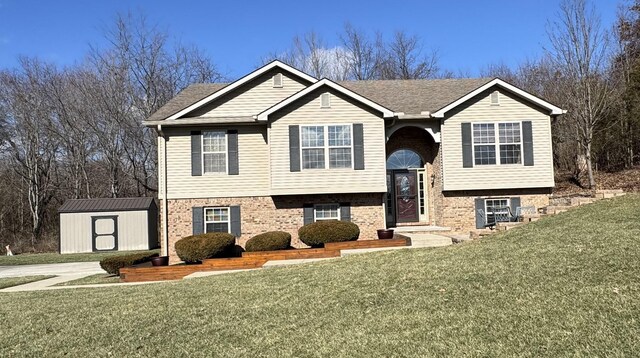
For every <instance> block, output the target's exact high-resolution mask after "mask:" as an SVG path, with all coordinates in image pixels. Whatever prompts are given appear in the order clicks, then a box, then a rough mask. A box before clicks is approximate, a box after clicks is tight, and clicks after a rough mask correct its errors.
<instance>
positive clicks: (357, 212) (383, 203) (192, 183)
mask: <svg viewBox="0 0 640 358" xmlns="http://www.w3.org/2000/svg"><path fill="white" fill-rule="evenodd" d="M562 113H563V110H562V109H560V108H558V107H556V106H554V105H552V104H551V103H549V102H546V101H545V100H543V99H541V98H538V97H536V96H533V95H531V94H530V93H527V92H525V91H523V90H521V89H519V88H517V87H515V86H513V85H511V84H509V83H506V82H504V81H502V80H500V79H441V80H380V81H353V82H333V81H330V80H328V79H316V78H314V77H312V76H309V75H307V74H305V73H303V72H301V71H299V70H297V69H295V68H292V67H290V66H288V65H286V64H284V63H281V62H279V61H274V62H271V63H269V64H267V65H265V66H263V67H261V68H259V69H257V70H255V71H254V72H252V73H250V74H248V75H246V76H244V77H242V78H240V79H239V80H237V81H235V82H233V83H230V84H195V85H192V86H189V87H188V88H186V89H185V90H184V91H182V92H181V93H180V94H178V95H177V96H176V97H175V98H173V99H172V100H171V101H169V102H168V103H167V104H166V105H165V106H164V107H162V108H161V109H160V110H158V111H157V112H156V113H155V114H153V115H152V116H151V117H150V118H148V119H147V120H146V121H145V122H144V124H145V125H146V126H149V127H152V128H154V129H155V130H156V131H157V133H158V170H159V175H158V178H159V188H160V190H159V199H160V203H161V213H162V215H161V221H162V230H161V246H162V247H163V252H164V253H168V254H170V255H171V256H172V258H173V259H175V252H174V251H173V250H174V243H175V241H177V240H178V239H180V238H182V237H185V236H188V235H192V234H194V233H202V232H210V231H224V232H230V233H232V234H233V235H235V236H236V237H237V238H238V242H239V243H240V244H243V243H244V242H246V240H247V239H249V238H251V237H252V236H254V235H257V234H260V233H263V232H266V231H271V230H282V231H287V232H290V233H291V234H292V236H293V238H294V240H293V242H294V244H296V245H300V243H299V242H297V241H296V233H297V230H298V228H300V227H301V226H303V225H304V224H307V223H311V222H314V221H317V220H327V219H337V220H350V221H352V222H354V223H356V224H358V225H359V227H360V230H361V235H360V237H361V239H372V238H375V235H376V229H381V228H386V227H395V226H401V225H437V226H445V227H450V228H451V229H452V230H453V231H457V232H468V231H470V230H476V229H484V227H485V225H486V223H487V222H488V221H489V220H492V215H493V212H494V210H495V208H504V207H510V208H512V209H513V210H515V208H517V207H520V206H536V207H541V206H545V205H547V204H548V200H549V195H550V193H551V189H552V187H553V186H554V173H553V160H552V149H551V121H552V119H553V118H554V117H556V116H558V115H561V114H562ZM164 250H168V251H164Z"/></svg>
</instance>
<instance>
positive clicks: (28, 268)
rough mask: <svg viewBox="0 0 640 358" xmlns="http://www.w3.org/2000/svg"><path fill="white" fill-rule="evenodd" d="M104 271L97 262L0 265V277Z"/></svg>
mask: <svg viewBox="0 0 640 358" xmlns="http://www.w3.org/2000/svg"><path fill="white" fill-rule="evenodd" d="M97 273H105V272H104V270H103V269H102V268H101V267H100V263H98V262H69V263H63V264H43V265H15V266H0V278H4V277H18V276H37V275H56V276H61V275H75V274H86V275H87V276H88V275H94V274H97Z"/></svg>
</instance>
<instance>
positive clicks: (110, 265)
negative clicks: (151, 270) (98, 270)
mask: <svg viewBox="0 0 640 358" xmlns="http://www.w3.org/2000/svg"><path fill="white" fill-rule="evenodd" d="M156 256H158V254H153V253H147V252H143V253H137V254H124V255H117V256H110V257H107V258H105V259H103V260H102V261H100V267H102V269H103V270H105V271H107V272H108V273H110V274H112V275H120V269H121V268H123V267H128V266H133V265H137V264H141V263H144V262H147V261H151V258H153V257H156Z"/></svg>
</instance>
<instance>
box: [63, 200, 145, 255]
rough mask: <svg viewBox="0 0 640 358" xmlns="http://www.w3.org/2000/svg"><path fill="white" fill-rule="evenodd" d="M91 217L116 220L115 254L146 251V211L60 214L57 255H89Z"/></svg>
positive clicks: (91, 238)
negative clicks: (86, 253)
mask: <svg viewBox="0 0 640 358" xmlns="http://www.w3.org/2000/svg"><path fill="white" fill-rule="evenodd" d="M94 216H118V219H117V220H118V251H124V250H148V249H149V236H148V230H149V225H147V223H148V221H147V212H146V211H115V212H89V213H64V214H60V253H63V254H65V253H74V252H92V243H93V232H92V228H91V222H92V220H91V218H92V217H94Z"/></svg>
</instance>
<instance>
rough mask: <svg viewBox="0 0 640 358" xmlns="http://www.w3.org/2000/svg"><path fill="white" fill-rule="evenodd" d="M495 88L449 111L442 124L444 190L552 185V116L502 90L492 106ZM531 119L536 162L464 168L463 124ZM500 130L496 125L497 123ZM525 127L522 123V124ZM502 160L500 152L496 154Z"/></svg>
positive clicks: (543, 186)
mask: <svg viewBox="0 0 640 358" xmlns="http://www.w3.org/2000/svg"><path fill="white" fill-rule="evenodd" d="M491 92H493V89H491V90H489V91H486V92H484V93H481V94H480V95H478V96H476V97H474V98H473V99H471V100H469V101H468V102H467V103H465V104H463V105H461V106H460V107H459V108H456V109H455V110H452V111H451V112H450V113H447V118H446V119H445V120H444V125H443V126H442V161H443V180H444V190H446V191H448V190H480V189H513V188H545V187H553V186H554V179H553V155H552V150H551V121H550V117H549V115H547V114H545V113H544V112H542V111H541V110H539V109H537V108H536V107H533V106H532V105H531V104H529V103H528V102H524V101H523V100H521V99H518V98H516V97H514V96H513V95H510V94H508V93H505V92H504V91H500V101H499V105H491V98H490V95H491ZM521 121H531V122H532V135H533V153H534V154H533V155H534V165H533V166H524V165H523V164H513V165H480V166H478V165H474V167H473V168H463V167H462V135H461V124H462V123H464V122H470V123H479V122H483V123H488V122H492V123H498V122H521ZM496 130H497V126H496ZM521 130H522V125H521ZM496 156H497V161H499V160H500V159H499V153H496Z"/></svg>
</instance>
